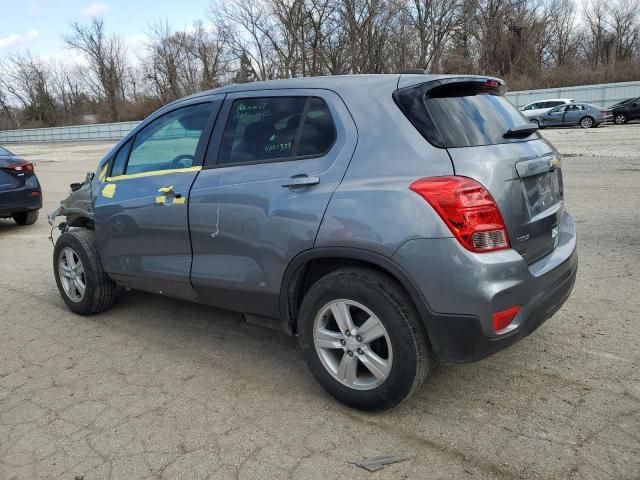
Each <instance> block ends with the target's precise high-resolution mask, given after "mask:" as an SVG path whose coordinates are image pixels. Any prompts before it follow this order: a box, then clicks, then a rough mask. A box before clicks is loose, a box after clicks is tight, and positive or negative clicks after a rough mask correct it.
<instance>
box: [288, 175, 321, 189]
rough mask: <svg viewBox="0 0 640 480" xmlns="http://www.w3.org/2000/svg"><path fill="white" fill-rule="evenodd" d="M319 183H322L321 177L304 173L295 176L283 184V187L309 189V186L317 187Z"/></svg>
mask: <svg viewBox="0 0 640 480" xmlns="http://www.w3.org/2000/svg"><path fill="white" fill-rule="evenodd" d="M318 183H320V177H314V176H309V175H307V174H306V173H303V174H301V175H294V176H293V177H291V178H290V179H289V180H287V181H286V182H285V183H283V184H282V186H283V187H287V188H291V189H294V188H301V187H308V186H309V185H317V184H318Z"/></svg>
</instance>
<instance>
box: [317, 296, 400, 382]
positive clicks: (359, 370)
mask: <svg viewBox="0 0 640 480" xmlns="http://www.w3.org/2000/svg"><path fill="white" fill-rule="evenodd" d="M313 341H314V345H315V349H316V353H317V354H318V357H319V358H320V361H321V362H322V365H323V366H324V368H325V369H326V370H327V372H329V374H330V375H331V376H332V377H333V378H334V379H336V380H337V381H338V382H340V383H341V384H343V385H345V386H347V387H349V388H352V389H355V390H371V389H374V388H376V387H378V386H380V385H381V384H382V383H384V381H385V380H386V379H387V378H388V376H389V373H390V372H391V365H392V363H393V350H392V348H391V340H390V339H389V334H388V333H387V330H386V329H385V327H384V325H383V324H382V322H381V321H380V319H379V318H378V317H377V316H376V315H375V314H374V313H373V312H372V311H371V310H369V309H368V308H367V307H366V306H364V305H362V304H361V303H358V302H356V301H353V300H346V299H341V300H334V301H332V302H329V303H327V304H326V305H325V306H324V307H322V308H321V309H320V311H319V312H318V315H317V316H316V319H315V321H314V327H313Z"/></svg>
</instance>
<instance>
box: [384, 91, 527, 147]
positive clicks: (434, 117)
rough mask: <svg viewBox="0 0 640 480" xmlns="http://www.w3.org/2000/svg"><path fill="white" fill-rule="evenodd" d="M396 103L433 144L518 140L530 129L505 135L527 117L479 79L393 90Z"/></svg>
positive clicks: (498, 142)
mask: <svg viewBox="0 0 640 480" xmlns="http://www.w3.org/2000/svg"><path fill="white" fill-rule="evenodd" d="M393 96H394V100H395V101H396V104H397V105H398V106H399V107H400V109H401V110H402V112H403V113H404V114H405V115H406V116H407V118H408V119H409V120H410V121H411V123H412V124H413V125H414V127H416V128H417V129H418V131H419V132H420V133H421V134H422V135H423V136H424V137H425V138H426V139H427V140H428V141H429V142H430V143H431V144H433V145H434V146H436V147H446V148H455V147H473V146H481V145H496V144H501V143H513V142H522V141H527V140H531V139H535V138H539V136H538V135H537V134H536V133H534V134H532V135H529V136H527V137H525V138H523V137H522V136H516V137H510V136H507V137H506V138H505V133H507V132H508V131H509V130H514V129H518V128H522V127H526V126H529V125H530V124H529V121H528V120H527V119H526V118H525V117H524V116H523V115H522V114H521V113H520V112H519V111H518V110H517V109H516V108H515V107H514V106H513V105H512V104H511V103H510V102H509V101H508V100H507V99H506V98H504V97H503V96H502V95H501V94H500V92H499V91H498V90H496V89H493V88H485V87H484V86H483V84H482V83H480V82H459V83H453V84H445V85H442V86H436V87H432V88H430V84H422V85H418V86H417V87H409V88H405V89H402V90H397V91H396V92H394V94H393Z"/></svg>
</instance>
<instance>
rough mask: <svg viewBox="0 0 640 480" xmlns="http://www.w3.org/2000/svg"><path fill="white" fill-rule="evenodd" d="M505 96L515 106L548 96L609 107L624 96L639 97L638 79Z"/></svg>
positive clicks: (523, 91)
mask: <svg viewBox="0 0 640 480" xmlns="http://www.w3.org/2000/svg"><path fill="white" fill-rule="evenodd" d="M505 96H506V97H507V98H508V99H509V100H510V101H511V103H513V104H514V105H515V106H516V107H523V106H525V105H527V104H529V103H532V102H537V101H540V100H546V99H548V98H572V99H574V100H575V101H576V102H585V103H595V104H596V105H599V106H601V107H609V106H611V105H613V104H614V103H617V102H619V101H621V100H624V99H625V98H631V97H640V81H639V82H621V83H603V84H600V85H580V86H577V87H562V88H544V89H540V90H522V91H518V92H508V93H507V94H506V95H505Z"/></svg>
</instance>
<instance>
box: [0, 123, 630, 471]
mask: <svg viewBox="0 0 640 480" xmlns="http://www.w3.org/2000/svg"><path fill="white" fill-rule="evenodd" d="M544 135H545V136H546V137H548V138H549V139H550V140H551V141H552V142H553V143H554V144H555V145H556V146H557V147H558V148H559V149H560V151H561V152H562V153H564V154H565V159H564V164H563V165H564V167H563V168H564V178H565V186H566V203H567V207H568V209H570V210H571V211H572V213H573V214H574V216H575V218H576V221H577V224H578V229H579V249H580V262H581V263H580V269H579V274H578V281H577V283H576V287H575V290H574V293H573V295H572V296H571V298H570V299H569V300H568V302H567V303H566V304H565V306H564V307H563V308H562V309H561V310H560V311H559V312H558V313H557V314H556V315H555V316H554V317H553V318H552V319H551V320H549V321H548V322H547V323H545V324H544V325H543V326H542V327H541V328H540V329H539V330H537V331H536V332H535V333H534V334H532V335H531V336H530V337H528V338H527V339H525V340H524V341H522V342H520V343H519V344H517V345H515V346H513V347H512V348H510V349H508V350H506V351H503V352H500V353H498V354H496V355H494V356H492V357H490V358H488V359H486V360H483V361H481V362H477V363H474V364H469V365H459V366H447V367H441V368H439V369H437V370H436V371H434V372H433V373H432V375H431V377H430V379H429V380H428V381H427V382H426V384H425V385H424V386H423V387H422V388H421V389H420V390H419V391H418V392H417V393H416V394H415V395H414V396H413V397H412V398H411V399H410V400H409V401H407V402H405V403H404V404H402V405H401V406H400V407H398V408H396V409H394V410H391V411H388V412H384V413H380V414H366V413H361V412H358V411H354V410H350V409H348V408H346V407H343V406H341V405H340V404H338V403H336V402H335V401H334V400H333V399H332V398H330V397H329V396H328V395H327V394H326V393H325V392H324V391H323V390H322V389H321V388H320V387H319V386H318V384H316V383H315V382H314V380H313V379H312V378H311V376H310V374H309V373H308V372H307V371H306V368H305V366H304V364H303V360H302V355H301V352H300V350H299V348H298V346H297V344H296V341H295V339H293V338H288V337H285V336H281V335H279V334H277V333H274V332H271V331H269V330H263V329H260V328H258V327H253V326H250V325H247V324H245V323H242V322H240V320H239V317H238V316H237V315H236V314H233V313H229V312H225V311H221V310H215V309H211V308H208V307H203V306H199V305H194V304H189V303H186V302H182V301H178V300H171V299H167V298H163V297H159V296H153V295H148V294H143V293H131V294H129V295H127V296H126V297H125V298H124V299H123V300H122V301H121V302H120V303H118V304H117V305H116V306H115V307H114V308H113V309H111V310H110V311H108V312H106V313H104V314H101V315H99V316H96V317H92V318H84V317H80V316H76V315H73V314H71V313H70V312H69V311H68V310H67V309H66V308H65V305H64V303H63V302H62V300H61V299H60V296H59V295H58V292H57V290H56V287H55V283H54V280H53V276H52V267H51V263H52V262H51V253H52V247H51V244H50V242H49V241H48V240H47V236H48V235H49V227H48V225H47V223H46V220H45V218H44V213H45V212H46V213H48V212H50V211H51V210H52V209H53V208H54V207H55V206H56V204H57V203H58V202H59V201H60V200H61V199H62V198H63V197H64V196H66V192H67V189H68V184H69V183H70V182H72V181H77V180H80V179H82V178H83V176H84V172H86V171H88V170H93V169H94V168H95V166H96V162H97V160H98V158H99V157H100V156H101V155H102V154H103V153H104V152H106V151H107V150H108V148H109V145H108V144H71V145H39V146H27V145H18V146H13V147H12V149H13V150H15V151H16V152H17V153H20V154H23V155H24V156H25V157H27V158H30V159H33V160H35V161H36V162H37V172H38V175H39V177H40V179H41V182H42V184H43V186H44V198H45V207H44V209H43V212H42V214H43V215H42V217H41V219H40V220H39V221H38V222H37V223H36V224H35V225H33V226H30V227H17V226H14V225H13V224H12V222H11V221H9V220H0V265H1V266H2V268H1V269H0V291H1V292H2V296H1V297H0V298H1V300H0V479H3V480H4V479H14V478H15V479H33V478H61V479H74V478H76V476H84V479H85V480H89V479H98V478H100V479H101V478H112V479H125V478H126V479H128V480H129V479H137V478H167V479H174V478H175V479H178V478H179V479H195V478H212V479H221V478H242V479H244V478H246V479H255V478H305V479H307V478H309V479H314V478H318V479H322V480H328V479H333V478H350V479H352V478H353V479H360V478H362V479H364V478H367V479H370V478H371V479H383V478H393V479H397V478H415V479H423V478H429V479H439V478H442V479H445V478H446V479H451V478H456V479H465V478H469V479H476V478H478V479H480V478H506V479H511V478H548V479H560V478H562V479H566V478H574V479H605V478H611V479H616V480H621V479H636V480H637V479H638V478H640V368H639V366H640V328H639V325H638V318H640V295H638V292H637V290H638V286H639V285H640V282H639V279H640V270H639V269H638V264H639V262H640V216H639V215H640V214H639V213H638V212H640V194H639V193H638V188H639V187H638V185H639V184H640V157H639V155H640V125H637V124H636V125H627V126H623V127H614V126H608V127H603V128H599V129H595V130H588V131H585V130H579V129H567V130H545V131H544ZM386 453H400V454H402V455H405V456H407V457H409V459H408V460H407V461H404V462H402V463H398V464H395V465H392V466H388V467H386V468H385V469H383V470H381V471H378V472H375V473H369V472H367V471H365V470H363V469H361V468H359V467H358V466H356V465H355V464H354V462H357V461H359V460H361V459H363V458H365V457H370V456H376V455H381V454H386Z"/></svg>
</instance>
